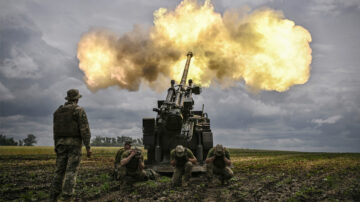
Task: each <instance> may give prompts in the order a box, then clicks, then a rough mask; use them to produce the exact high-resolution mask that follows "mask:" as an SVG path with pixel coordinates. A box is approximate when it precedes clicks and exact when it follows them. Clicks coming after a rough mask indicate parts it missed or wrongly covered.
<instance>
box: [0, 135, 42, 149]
mask: <svg viewBox="0 0 360 202" xmlns="http://www.w3.org/2000/svg"><path fill="white" fill-rule="evenodd" d="M36 143H37V140H36V136H35V135H33V134H28V135H27V137H26V138H24V139H22V140H19V141H16V140H14V138H12V137H11V138H10V137H6V135H4V134H0V145H1V146H34V144H36Z"/></svg>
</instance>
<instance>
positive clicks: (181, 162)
mask: <svg viewBox="0 0 360 202" xmlns="http://www.w3.org/2000/svg"><path fill="white" fill-rule="evenodd" d="M189 158H190V159H192V158H195V156H194V154H193V153H192V151H191V150H190V149H189V148H185V155H184V157H177V156H176V152H175V149H173V150H171V152H170V161H172V160H175V161H176V167H183V166H184V165H185V163H186V162H187V161H188V160H189Z"/></svg>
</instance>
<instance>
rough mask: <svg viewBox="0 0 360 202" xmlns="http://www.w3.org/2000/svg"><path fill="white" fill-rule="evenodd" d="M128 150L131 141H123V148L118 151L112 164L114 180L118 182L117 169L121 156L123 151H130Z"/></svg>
mask: <svg viewBox="0 0 360 202" xmlns="http://www.w3.org/2000/svg"><path fill="white" fill-rule="evenodd" d="M130 148H131V141H125V145H124V148H121V149H119V150H118V151H117V153H116V156H115V163H114V178H115V179H116V180H119V169H120V161H121V156H122V154H123V153H124V151H127V150H130Z"/></svg>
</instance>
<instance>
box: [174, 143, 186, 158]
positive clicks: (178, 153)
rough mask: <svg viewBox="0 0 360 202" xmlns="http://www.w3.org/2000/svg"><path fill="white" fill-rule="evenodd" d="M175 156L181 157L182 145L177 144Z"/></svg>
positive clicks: (183, 153)
mask: <svg viewBox="0 0 360 202" xmlns="http://www.w3.org/2000/svg"><path fill="white" fill-rule="evenodd" d="M175 153H176V156H178V157H183V156H184V155H185V148H184V147H183V146H182V145H178V146H176V148H175Z"/></svg>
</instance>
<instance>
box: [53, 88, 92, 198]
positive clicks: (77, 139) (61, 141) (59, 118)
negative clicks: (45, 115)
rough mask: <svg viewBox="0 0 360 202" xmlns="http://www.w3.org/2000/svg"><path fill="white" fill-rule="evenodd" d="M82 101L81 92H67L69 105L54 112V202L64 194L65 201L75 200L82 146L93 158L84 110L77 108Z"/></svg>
mask: <svg viewBox="0 0 360 202" xmlns="http://www.w3.org/2000/svg"><path fill="white" fill-rule="evenodd" d="M79 98H81V95H80V94H79V90H77V89H70V90H68V91H67V97H65V99H66V100H67V102H66V103H65V104H64V105H61V106H60V107H59V108H58V109H57V110H56V111H55V112H54V120H53V124H54V126H53V130H54V141H55V152H56V171H55V176H54V179H53V182H52V185H51V193H50V197H51V200H52V201H56V200H57V198H58V196H59V195H60V194H61V193H62V195H63V198H64V200H65V201H66V200H70V199H71V198H72V196H73V193H74V187H75V184H76V175H77V170H78V167H79V164H80V160H81V147H82V144H84V145H85V147H86V152H87V156H88V157H89V158H90V156H91V149H90V138H91V134H90V128H89V123H88V120H87V117H86V113H85V111H84V109H83V108H81V107H79V106H78V105H77V103H78V101H79Z"/></svg>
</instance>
